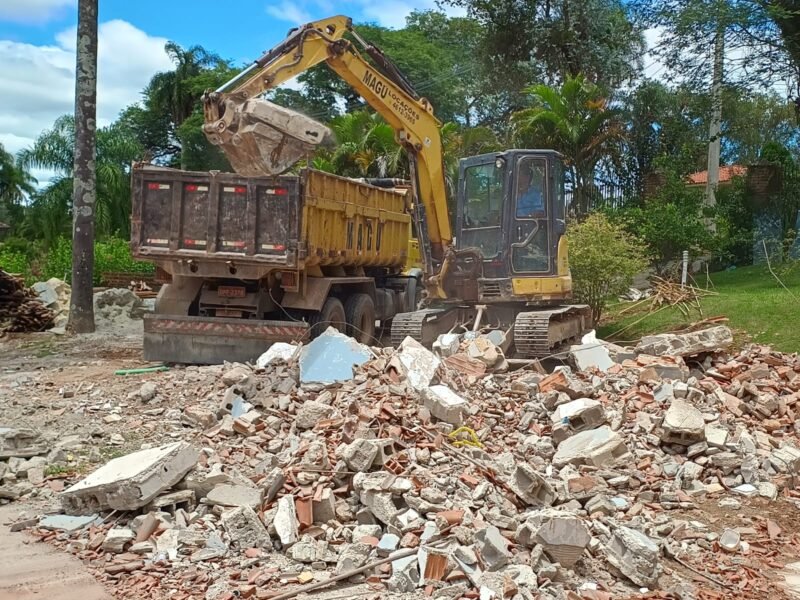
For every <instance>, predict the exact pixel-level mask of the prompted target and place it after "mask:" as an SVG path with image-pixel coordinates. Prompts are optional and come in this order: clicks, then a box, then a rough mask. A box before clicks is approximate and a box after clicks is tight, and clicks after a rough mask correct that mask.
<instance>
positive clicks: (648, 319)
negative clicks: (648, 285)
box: [598, 263, 800, 352]
mask: <svg viewBox="0 0 800 600" xmlns="http://www.w3.org/2000/svg"><path fill="white" fill-rule="evenodd" d="M779 276H780V278H781V280H782V281H783V283H784V284H786V286H787V287H788V288H789V290H791V293H790V292H788V291H786V290H785V289H783V288H782V287H781V286H780V284H779V283H778V282H777V281H776V280H775V278H774V277H773V276H772V275H771V274H770V272H769V271H768V270H767V268H766V267H761V266H752V267H742V268H739V269H735V270H732V271H723V272H720V273H714V274H713V275H712V276H711V283H710V284H709V289H712V290H714V291H715V292H717V293H718V295H717V296H710V297H707V298H703V299H702V301H701V307H702V315H701V314H700V313H698V312H697V311H694V312H692V313H691V317H690V319H687V318H686V316H685V315H684V314H683V313H682V312H681V311H680V310H679V309H677V308H665V309H663V310H660V311H659V312H657V313H654V314H651V315H647V316H645V315H646V313H647V308H645V307H643V308H642V309H641V310H640V309H637V310H635V311H630V312H627V313H625V314H620V312H621V311H622V310H624V309H625V308H627V307H629V306H630V304H629V303H616V304H613V305H611V306H610V307H609V308H608V310H607V312H606V315H605V317H603V320H602V324H601V326H600V327H599V328H598V335H600V336H601V337H603V338H604V339H608V340H609V341H613V340H614V339H615V338H616V339H618V340H622V341H632V340H637V339H639V338H640V337H642V336H643V335H648V334H651V333H661V332H665V331H673V330H678V329H682V328H684V327H686V326H687V325H690V324H691V323H692V322H696V321H700V320H702V319H703V318H708V317H714V316H719V315H724V316H726V317H728V319H729V322H728V325H729V326H730V327H731V328H732V329H733V330H734V331H735V332H737V333H739V334H741V335H743V336H744V337H745V338H747V339H750V340H753V341H755V342H758V343H761V344H769V345H770V346H772V347H773V348H775V349H776V350H781V351H783V352H800V264H797V263H795V264H792V265H789V266H785V267H784V268H782V269H781V271H780V272H779ZM697 286H698V287H703V288H704V287H706V281H705V276H701V277H699V278H698V281H697ZM792 294H794V296H793V295H792ZM643 316H645V318H644V319H642V317H643ZM639 319H642V320H641V321H639V322H638V323H636V324H634V325H631V324H632V323H633V322H634V321H637V320H639ZM628 326H630V327H628ZM623 327H627V328H626V329H625V330H624V331H622V332H621V333H620V334H619V335H616V336H615V335H614V334H615V333H616V332H617V331H619V330H620V329H622V328H623Z"/></svg>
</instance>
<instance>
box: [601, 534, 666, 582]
mask: <svg viewBox="0 0 800 600" xmlns="http://www.w3.org/2000/svg"><path fill="white" fill-rule="evenodd" d="M605 552H606V559H607V560H608V562H609V564H610V565H611V566H612V567H614V568H615V569H616V570H617V571H619V573H620V574H622V575H623V576H624V577H627V578H628V579H630V580H631V581H632V582H633V583H635V584H636V585H641V586H646V587H655V586H656V584H657V583H658V578H659V576H660V575H661V565H660V564H659V560H658V559H659V550H658V546H657V545H656V544H655V542H653V540H651V539H650V538H649V537H647V536H646V535H645V534H643V533H642V532H640V531H637V530H635V529H630V528H629V527H617V528H616V529H615V530H614V535H613V536H612V538H611V541H610V542H609V543H608V545H607V546H606V547H605Z"/></svg>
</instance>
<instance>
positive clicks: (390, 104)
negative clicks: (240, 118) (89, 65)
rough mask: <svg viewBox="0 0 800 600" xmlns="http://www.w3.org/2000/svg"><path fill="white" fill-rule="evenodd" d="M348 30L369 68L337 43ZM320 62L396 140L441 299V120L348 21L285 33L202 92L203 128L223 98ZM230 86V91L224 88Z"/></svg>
mask: <svg viewBox="0 0 800 600" xmlns="http://www.w3.org/2000/svg"><path fill="white" fill-rule="evenodd" d="M348 31H349V32H351V33H352V34H353V37H354V38H355V39H356V41H358V43H359V44H361V45H363V46H364V49H365V52H366V53H367V55H368V56H370V57H372V58H373V61H374V62H375V65H377V66H373V65H372V64H370V63H369V62H368V61H367V60H366V59H365V58H364V57H363V56H362V55H361V54H360V53H359V51H358V50H357V49H356V47H355V46H354V45H353V44H352V43H351V42H350V41H349V40H347V39H345V38H344V35H345V34H346V33H347V32H348ZM322 62H324V63H326V64H327V65H328V67H329V68H331V69H332V70H333V71H334V72H335V73H337V74H338V75H339V76H340V77H341V78H342V79H343V80H344V81H346V82H347V83H348V84H349V85H350V86H351V87H352V88H353V89H354V90H355V91H356V92H358V93H359V94H360V95H361V96H362V97H363V98H364V100H365V101H366V102H367V104H369V105H370V106H371V107H372V108H373V109H374V110H375V111H376V112H377V113H378V114H380V115H381V116H382V117H383V118H384V119H385V120H386V122H387V123H388V124H389V125H390V126H391V127H392V128H393V129H394V131H395V137H396V139H397V141H398V143H399V144H400V145H401V146H403V148H405V149H406V151H407V152H408V154H409V163H410V169H411V179H412V182H413V183H414V184H415V185H414V191H415V196H416V198H415V202H414V218H415V220H416V222H417V227H418V233H419V235H420V236H421V238H422V239H421V244H420V249H421V253H422V258H423V262H424V265H425V270H426V272H427V274H428V275H429V277H431V280H432V281H433V282H434V288H435V289H433V290H431V289H429V292H433V293H434V294H435V295H437V296H439V297H444V291H443V290H442V289H441V287H440V286H439V284H438V282H439V280H440V278H441V276H442V275H443V271H446V268H447V267H446V264H444V263H446V262H447V261H446V258H447V257H448V256H450V255H452V254H453V248H452V244H453V234H452V229H451V225H450V219H449V214H448V210H447V195H446V194H447V192H446V184H445V175H444V161H443V155H442V142H441V135H440V132H439V128H440V126H441V123H440V122H439V120H438V119H437V118H436V117H435V115H434V114H433V107H432V106H431V104H430V103H429V102H428V101H427V99H425V98H421V97H419V96H418V95H417V94H416V92H415V91H414V89H413V87H412V86H411V84H410V83H409V82H408V81H407V80H406V79H405V77H404V76H403V75H402V73H401V72H400V71H399V69H397V67H396V66H394V64H392V62H391V61H390V60H389V59H388V58H387V57H386V56H385V55H383V53H382V52H381V51H380V50H379V49H378V48H376V47H375V46H374V45H372V44H368V43H366V42H365V41H364V40H363V39H362V38H361V37H360V36H358V34H357V33H355V31H353V27H352V20H351V19H350V18H348V17H346V16H342V15H339V16H335V17H330V18H328V19H322V20H319V21H314V22H312V23H308V24H306V25H303V26H301V27H299V28H297V29H294V30H292V31H290V32H289V35H288V36H287V38H286V39H285V40H283V41H282V42H280V43H279V44H277V45H276V46H275V47H273V48H272V49H270V50H269V51H267V52H265V53H264V54H263V55H262V56H261V57H260V58H259V59H258V60H256V61H255V62H254V63H253V64H252V65H251V66H250V67H248V68H247V69H246V70H245V71H243V72H242V73H240V74H239V75H237V76H236V77H234V78H233V79H231V80H230V81H228V82H227V83H225V84H224V85H222V86H220V88H218V90H217V91H215V92H209V93H207V94H206V95H205V96H204V98H203V102H204V113H205V122H206V125H205V127H204V130H206V131H209V130H210V129H213V127H214V126H215V125H216V123H218V122H219V120H220V119H221V117H222V113H223V112H224V110H225V107H226V100H227V99H231V98H235V99H236V100H237V101H239V102H243V101H246V100H249V99H252V98H256V97H257V96H260V95H261V94H263V93H264V92H267V91H269V90H271V89H274V88H275V87H277V86H279V85H281V84H282V83H284V82H286V81H288V80H290V79H292V78H293V77H295V76H297V75H299V74H300V73H302V72H304V71H306V70H308V69H310V68H311V67H313V66H315V65H317V64H319V63H322ZM248 76H249V77H248ZM243 79H244V80H245V81H243V82H242V80H243ZM237 83H238V85H236V86H235V87H233V89H232V90H231V91H229V92H226V91H225V90H229V89H231V88H232V86H234V85H235V84H237ZM206 128H209V129H206ZM436 270H439V271H440V272H439V273H437V275H439V277H433V275H434V272H435V271H436Z"/></svg>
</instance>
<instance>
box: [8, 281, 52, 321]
mask: <svg viewBox="0 0 800 600" xmlns="http://www.w3.org/2000/svg"><path fill="white" fill-rule="evenodd" d="M53 318H54V315H53V311H51V310H50V309H49V308H47V307H46V306H45V305H44V304H42V303H41V301H40V300H39V298H38V296H37V295H36V292H34V291H33V290H31V289H30V288H28V287H27V286H26V285H25V281H24V280H23V279H22V278H21V277H18V276H16V275H12V274H11V273H7V272H6V271H3V270H2V269H0V333H6V332H13V333H16V332H26V331H44V330H45V329H48V328H50V327H51V326H52V324H53Z"/></svg>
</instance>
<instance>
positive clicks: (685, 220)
mask: <svg viewBox="0 0 800 600" xmlns="http://www.w3.org/2000/svg"><path fill="white" fill-rule="evenodd" d="M608 216H609V217H610V218H611V220H612V221H614V222H616V223H619V224H621V225H622V226H624V227H625V229H626V230H627V231H628V232H629V233H631V234H632V235H635V236H637V237H638V238H640V239H641V240H642V241H643V242H644V243H645V244H646V245H647V248H648V250H649V252H650V254H651V256H652V257H653V260H654V261H655V267H656V269H657V270H658V271H659V272H663V271H664V270H665V268H666V267H667V265H668V263H669V262H670V261H673V260H677V259H679V258H680V257H681V254H682V253H683V251H684V250H688V251H689V252H690V253H691V254H693V255H695V256H697V255H701V254H704V253H706V252H708V251H709V250H711V249H712V248H713V247H714V244H715V240H714V236H713V235H712V234H711V233H710V232H709V231H708V228H707V227H706V224H705V223H704V222H703V196H702V194H701V193H700V192H698V191H697V190H693V189H690V188H687V187H686V184H685V183H684V182H683V181H682V180H680V179H679V178H677V177H674V176H673V177H670V178H668V180H667V183H666V184H665V185H664V187H662V188H661V189H660V190H659V192H658V194H657V195H656V196H655V197H654V198H650V199H648V200H647V201H646V203H645V204H644V206H641V207H639V206H637V207H631V208H625V209H621V210H616V211H612V212H609V213H608Z"/></svg>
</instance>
